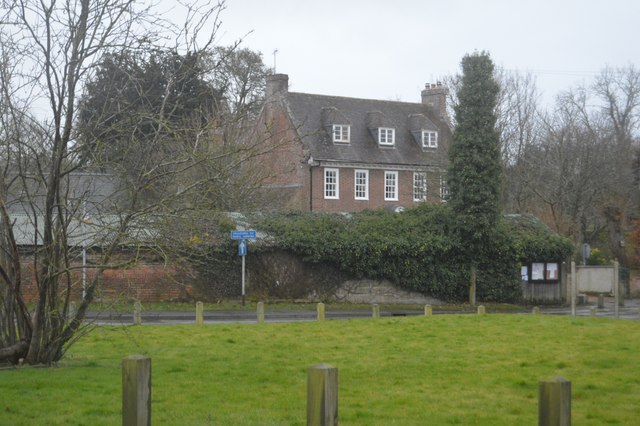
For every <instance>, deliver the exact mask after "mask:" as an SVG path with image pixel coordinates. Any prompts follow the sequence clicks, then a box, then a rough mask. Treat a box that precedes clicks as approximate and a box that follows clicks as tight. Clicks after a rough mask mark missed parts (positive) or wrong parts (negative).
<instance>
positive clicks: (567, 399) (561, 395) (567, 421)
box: [538, 377, 571, 426]
mask: <svg viewBox="0 0 640 426" xmlns="http://www.w3.org/2000/svg"><path fill="white" fill-rule="evenodd" d="M538 425H539V426H570V425H571V382H570V381H569V380H567V379H565V378H563V377H554V378H553V379H550V380H546V381H541V382H540V383H539V384H538Z"/></svg>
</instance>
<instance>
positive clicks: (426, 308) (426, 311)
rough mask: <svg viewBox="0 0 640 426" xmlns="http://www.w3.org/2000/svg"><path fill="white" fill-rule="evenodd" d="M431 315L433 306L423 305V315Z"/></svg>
mask: <svg viewBox="0 0 640 426" xmlns="http://www.w3.org/2000/svg"><path fill="white" fill-rule="evenodd" d="M431 315H433V307H431V305H425V306H424V316H426V317H430V316H431Z"/></svg>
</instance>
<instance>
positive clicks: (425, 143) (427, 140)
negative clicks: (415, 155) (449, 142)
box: [422, 130, 438, 148]
mask: <svg viewBox="0 0 640 426" xmlns="http://www.w3.org/2000/svg"><path fill="white" fill-rule="evenodd" d="M422 147H423V148H437V147H438V132H435V131H433V130H423V131H422Z"/></svg>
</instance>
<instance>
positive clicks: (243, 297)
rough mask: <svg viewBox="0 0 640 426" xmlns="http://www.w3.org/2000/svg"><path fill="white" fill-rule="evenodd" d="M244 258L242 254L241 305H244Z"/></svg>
mask: <svg viewBox="0 0 640 426" xmlns="http://www.w3.org/2000/svg"><path fill="white" fill-rule="evenodd" d="M244 258H245V256H242V306H244Z"/></svg>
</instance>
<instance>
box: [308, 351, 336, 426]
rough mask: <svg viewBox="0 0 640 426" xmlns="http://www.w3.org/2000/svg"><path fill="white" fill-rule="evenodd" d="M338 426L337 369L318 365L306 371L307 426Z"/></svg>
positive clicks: (327, 365) (326, 365)
mask: <svg viewBox="0 0 640 426" xmlns="http://www.w3.org/2000/svg"><path fill="white" fill-rule="evenodd" d="M337 424H338V369H337V368H335V367H333V366H331V365H329V364H318V365H314V366H313V367H310V368H309V370H307V426H334V425H337Z"/></svg>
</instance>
